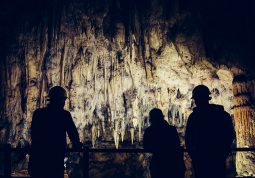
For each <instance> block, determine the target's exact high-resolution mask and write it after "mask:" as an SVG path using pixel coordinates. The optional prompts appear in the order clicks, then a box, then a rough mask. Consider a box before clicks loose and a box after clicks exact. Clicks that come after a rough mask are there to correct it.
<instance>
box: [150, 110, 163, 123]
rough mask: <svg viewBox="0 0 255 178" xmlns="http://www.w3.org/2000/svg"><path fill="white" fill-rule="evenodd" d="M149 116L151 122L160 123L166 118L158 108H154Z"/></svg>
mask: <svg viewBox="0 0 255 178" xmlns="http://www.w3.org/2000/svg"><path fill="white" fill-rule="evenodd" d="M149 116H150V123H151V124H155V123H160V122H161V121H162V120H164V115H163V113H162V111H161V110H160V109H158V108H153V109H152V110H151V111H150V113H149Z"/></svg>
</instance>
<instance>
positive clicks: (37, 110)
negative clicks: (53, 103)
mask: <svg viewBox="0 0 255 178" xmlns="http://www.w3.org/2000/svg"><path fill="white" fill-rule="evenodd" d="M46 110H47V109H46V108H37V109H36V110H35V111H34V114H39V113H43V112H45V111H46Z"/></svg>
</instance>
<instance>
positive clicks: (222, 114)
mask: <svg viewBox="0 0 255 178" xmlns="http://www.w3.org/2000/svg"><path fill="white" fill-rule="evenodd" d="M210 94H211V92H210V90H209V88H208V87H207V86H205V85H198V86H196V87H195V88H194V90H193V92H192V99H194V100H195V104H196V107H195V108H194V109H193V112H192V113H191V114H190V116H189V118H188V122H187V126H186V133H185V144H186V147H187V149H188V153H189V155H190V157H191V159H192V164H193V168H194V171H195V176H196V178H213V177H214V178H215V177H217V178H223V177H225V161H226V158H227V156H228V154H229V152H230V146H231V144H232V142H233V139H234V128H233V124H232V119H231V117H230V115H229V114H228V113H227V112H226V111H224V108H223V106H221V105H214V104H209V100H210V99H211V97H210Z"/></svg>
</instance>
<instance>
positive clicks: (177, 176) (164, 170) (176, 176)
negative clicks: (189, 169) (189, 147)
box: [143, 108, 185, 178]
mask: <svg viewBox="0 0 255 178" xmlns="http://www.w3.org/2000/svg"><path fill="white" fill-rule="evenodd" d="M149 117H150V123H151V126H150V127H148V128H147V129H146V130H145V133H144V138H143V147H144V148H145V149H147V150H148V151H151V152H152V153H153V156H152V160H151V163H150V172H151V178H183V177H184V171H185V166H184V161H183V152H182V150H181V147H180V140H179V136H178V133H177V130H176V128H175V127H174V126H171V125H169V124H168V123H167V122H166V121H165V119H164V115H163V113H162V111H161V110H160V109H158V108H154V109H152V110H151V111H150V113H149Z"/></svg>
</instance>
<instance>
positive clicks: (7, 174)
mask: <svg viewBox="0 0 255 178" xmlns="http://www.w3.org/2000/svg"><path fill="white" fill-rule="evenodd" d="M182 150H183V152H187V149H186V148H183V147H182ZM30 151H31V148H11V145H10V144H6V145H4V147H0V152H4V153H5V154H4V178H11V153H12V152H24V153H29V152H30ZM231 151H232V152H250V151H255V146H252V147H244V148H231ZM66 152H67V153H70V152H80V153H83V161H84V169H83V171H84V172H83V175H84V178H89V153H105V152H106V153H151V151H149V150H146V149H142V148H136V149H133V148H129V149H127V148H120V149H114V148H110V149H101V148H89V147H84V148H81V149H70V148H68V149H66ZM250 178H251V177H250Z"/></svg>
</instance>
